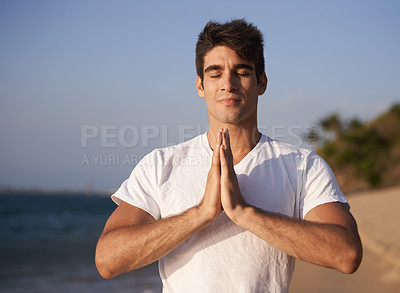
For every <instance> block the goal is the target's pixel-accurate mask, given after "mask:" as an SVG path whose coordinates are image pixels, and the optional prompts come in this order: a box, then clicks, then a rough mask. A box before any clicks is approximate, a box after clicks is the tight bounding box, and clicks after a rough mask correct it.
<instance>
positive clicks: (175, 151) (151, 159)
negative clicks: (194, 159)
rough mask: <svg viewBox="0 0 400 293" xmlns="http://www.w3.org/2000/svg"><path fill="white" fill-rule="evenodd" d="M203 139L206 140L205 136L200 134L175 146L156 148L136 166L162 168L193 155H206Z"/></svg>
mask: <svg viewBox="0 0 400 293" xmlns="http://www.w3.org/2000/svg"><path fill="white" fill-rule="evenodd" d="M204 139H206V138H205V134H201V135H198V136H196V137H194V138H192V139H190V140H188V141H185V142H182V143H179V144H176V145H172V146H167V147H162V148H156V149H154V150H153V151H151V152H150V153H148V154H147V155H146V156H144V157H143V159H142V160H141V161H140V162H139V164H138V165H152V166H164V165H169V164H172V163H174V162H177V161H179V162H181V161H182V160H183V159H188V158H189V157H190V156H193V155H194V154H196V155H199V156H200V155H206V154H207V150H206V148H205V142H204Z"/></svg>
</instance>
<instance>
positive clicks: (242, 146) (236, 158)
mask: <svg viewBox="0 0 400 293" xmlns="http://www.w3.org/2000/svg"><path fill="white" fill-rule="evenodd" d="M221 128H226V129H228V130H229V137H230V142H231V149H232V154H233V163H234V164H237V163H239V162H240V161H241V160H242V159H243V158H244V157H245V156H246V155H247V154H248V153H249V152H250V151H251V150H252V149H253V148H254V147H255V146H256V145H257V143H258V141H259V140H260V137H261V133H260V132H258V128H257V125H256V126H255V127H244V126H236V125H232V124H224V125H210V126H209V132H208V135H207V138H208V143H209V144H210V147H211V148H212V149H214V146H215V144H216V140H217V133H218V131H219V130H220V129H221Z"/></svg>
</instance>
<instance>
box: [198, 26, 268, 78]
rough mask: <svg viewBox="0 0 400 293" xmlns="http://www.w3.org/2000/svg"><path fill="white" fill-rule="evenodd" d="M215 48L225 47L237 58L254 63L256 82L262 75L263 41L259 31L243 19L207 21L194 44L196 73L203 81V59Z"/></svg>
mask: <svg viewBox="0 0 400 293" xmlns="http://www.w3.org/2000/svg"><path fill="white" fill-rule="evenodd" d="M216 46H226V47H229V48H230V49H232V50H233V51H235V52H236V54H237V55H238V56H239V58H241V59H243V60H246V61H252V62H254V66H255V72H256V77H257V80H259V78H260V76H261V74H263V73H264V71H265V68H264V66H265V65H264V39H263V35H262V33H261V32H260V30H259V29H258V28H257V27H256V26H254V25H253V24H252V23H248V22H246V20H244V19H234V20H231V21H229V22H225V23H222V24H221V23H219V22H216V21H209V22H208V23H207V24H206V26H205V27H204V30H203V31H202V32H201V33H200V34H199V38H198V40H197V44H196V71H197V75H198V76H200V78H201V80H203V70H204V57H205V56H206V54H207V53H208V52H209V51H210V50H211V49H213V48H214V47H216Z"/></svg>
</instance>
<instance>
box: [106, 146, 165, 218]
mask: <svg viewBox="0 0 400 293" xmlns="http://www.w3.org/2000/svg"><path fill="white" fill-rule="evenodd" d="M156 160H157V158H156V154H155V152H154V151H153V152H152V153H150V154H148V155H147V156H145V157H144V158H143V159H142V160H141V161H140V162H139V163H138V164H137V165H136V166H135V168H134V169H133V171H132V173H131V175H130V176H129V178H128V179H127V180H125V181H124V182H123V183H122V184H121V186H120V188H119V189H118V190H117V191H116V192H115V193H114V194H112V195H111V199H112V200H113V201H114V202H115V203H116V204H118V205H119V204H120V203H121V202H122V201H124V202H126V203H129V204H131V205H133V206H135V207H138V208H140V209H142V210H144V211H146V212H148V213H149V214H150V215H151V216H152V217H153V218H154V219H155V220H158V219H159V218H160V209H159V205H158V204H157V186H158V184H157V182H158V180H157V161H156Z"/></svg>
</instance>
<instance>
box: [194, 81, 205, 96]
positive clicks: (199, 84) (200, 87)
mask: <svg viewBox="0 0 400 293" xmlns="http://www.w3.org/2000/svg"><path fill="white" fill-rule="evenodd" d="M196 89H197V94H198V95H199V96H200V98H204V97H205V95H204V88H203V83H202V82H201V78H200V76H197V77H196Z"/></svg>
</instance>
